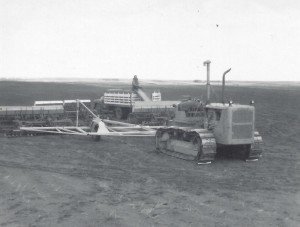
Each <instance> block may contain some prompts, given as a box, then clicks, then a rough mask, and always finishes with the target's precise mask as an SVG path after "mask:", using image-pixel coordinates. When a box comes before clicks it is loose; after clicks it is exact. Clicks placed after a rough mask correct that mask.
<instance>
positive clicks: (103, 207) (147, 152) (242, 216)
mask: <svg viewBox="0 0 300 227" xmlns="http://www.w3.org/2000/svg"><path fill="white" fill-rule="evenodd" d="M112 87H113V85H112ZM152 89H153V88H152V87H146V90H149V91H151V90H152ZM104 90H105V88H104V87H103V86H102V87H101V85H96V84H95V85H79V84H64V85H61V84H55V83H21V82H0V97H1V99H0V105H31V104H32V103H33V101H34V100H46V99H48V100H49V99H68V98H91V99H94V98H97V97H100V96H101V94H102V93H103V91H104ZM160 90H161V92H162V93H163V96H164V97H165V99H173V100H174V99H179V98H180V96H181V95H185V94H191V95H192V96H199V94H200V93H201V92H202V91H203V90H204V88H203V87H201V88H199V87H198V86H165V87H163V86H162V87H160ZM218 91H219V88H216V93H218ZM227 96H228V97H232V98H233V99H234V100H235V101H236V102H240V103H248V101H249V100H251V99H254V100H255V101H256V110H257V129H258V130H259V131H260V133H261V134H262V136H263V139H264V153H263V157H262V158H261V159H260V160H259V161H258V162H244V161H242V160H239V159H234V158H233V159H224V158H223V159H217V160H216V161H215V162H214V163H213V164H211V165H204V166H203V165H201V166H198V165H196V164H195V163H193V162H188V161H183V160H179V159H175V158H172V157H169V156H165V155H162V154H158V153H156V152H155V150H154V140H153V138H144V139H140V138H128V139H126V138H118V139H116V138H108V137H106V138H103V140H101V141H100V142H94V141H92V140H90V139H88V138H83V137H71V136H39V137H22V138H3V137H1V138H0V225H1V226H299V223H300V192H299V162H300V156H299V148H300V146H299V142H300V137H299V135H300V117H299V116H300V115H299V110H300V100H299V97H300V89H299V87H283V88H279V87H277V88H257V87H228V88H227Z"/></svg>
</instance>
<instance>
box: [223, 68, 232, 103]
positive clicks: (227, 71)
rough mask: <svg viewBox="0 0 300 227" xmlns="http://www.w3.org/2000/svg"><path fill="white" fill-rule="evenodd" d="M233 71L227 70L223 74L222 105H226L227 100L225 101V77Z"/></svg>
mask: <svg viewBox="0 0 300 227" xmlns="http://www.w3.org/2000/svg"><path fill="white" fill-rule="evenodd" d="M230 70H231V68H230V69H227V70H226V71H225V72H224V73H223V79H222V103H223V104H224V103H225V100H224V92H225V75H226V74H227V73H229V72H230Z"/></svg>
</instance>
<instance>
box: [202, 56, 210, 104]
mask: <svg viewBox="0 0 300 227" xmlns="http://www.w3.org/2000/svg"><path fill="white" fill-rule="evenodd" d="M210 63H211V61H210V60H207V61H205V62H203V65H204V66H206V70H207V79H206V103H210Z"/></svg>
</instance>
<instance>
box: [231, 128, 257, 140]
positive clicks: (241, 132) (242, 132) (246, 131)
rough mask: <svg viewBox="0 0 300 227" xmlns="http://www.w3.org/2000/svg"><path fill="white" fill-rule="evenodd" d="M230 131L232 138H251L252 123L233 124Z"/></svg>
mask: <svg viewBox="0 0 300 227" xmlns="http://www.w3.org/2000/svg"><path fill="white" fill-rule="evenodd" d="M232 132H233V133H232V139H251V138H252V137H253V135H252V133H253V126H252V124H239V125H233V126H232Z"/></svg>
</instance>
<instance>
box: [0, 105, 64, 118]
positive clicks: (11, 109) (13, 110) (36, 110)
mask: <svg viewBox="0 0 300 227" xmlns="http://www.w3.org/2000/svg"><path fill="white" fill-rule="evenodd" d="M63 114H64V108H63V106H62V105H52V106H0V118H1V119H15V118H30V117H35V116H40V117H43V116H55V117H58V116H61V115H63Z"/></svg>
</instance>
